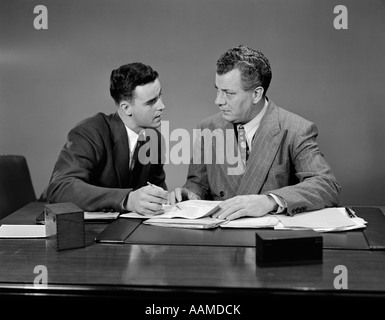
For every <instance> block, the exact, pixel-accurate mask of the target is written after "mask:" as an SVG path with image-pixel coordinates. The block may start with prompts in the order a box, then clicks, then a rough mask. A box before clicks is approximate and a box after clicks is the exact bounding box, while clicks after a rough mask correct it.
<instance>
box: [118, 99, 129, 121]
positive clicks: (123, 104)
mask: <svg viewBox="0 0 385 320" xmlns="http://www.w3.org/2000/svg"><path fill="white" fill-rule="evenodd" d="M119 108H121V109H122V111H123V112H124V114H125V115H126V116H129V117H131V115H132V107H131V103H130V102H129V101H127V100H122V101H120V102H119Z"/></svg>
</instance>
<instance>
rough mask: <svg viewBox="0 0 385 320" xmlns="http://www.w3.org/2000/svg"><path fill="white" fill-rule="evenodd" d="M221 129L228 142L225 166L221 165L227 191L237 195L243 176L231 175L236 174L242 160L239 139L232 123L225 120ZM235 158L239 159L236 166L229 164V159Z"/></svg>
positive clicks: (221, 124) (226, 144)
mask: <svg viewBox="0 0 385 320" xmlns="http://www.w3.org/2000/svg"><path fill="white" fill-rule="evenodd" d="M220 121H221V123H220V127H221V128H222V130H223V134H224V141H226V143H225V146H223V147H224V148H225V159H224V160H225V161H224V164H223V165H221V166H220V167H221V170H223V173H224V174H223V175H222V176H223V177H224V178H225V180H226V181H225V182H224V186H226V188H227V189H229V190H230V191H231V194H237V191H238V188H239V184H240V182H241V179H242V175H241V174H229V173H232V172H235V168H236V167H237V165H238V163H239V161H240V159H238V157H239V152H238V143H237V139H236V137H235V132H234V125H233V124H232V123H231V122H227V121H225V120H223V119H221V120H220ZM215 148H216V146H214V149H213V152H215V151H216V149H215ZM234 157H236V158H237V162H236V163H235V164H229V163H228V160H229V159H232V160H233V159H234Z"/></svg>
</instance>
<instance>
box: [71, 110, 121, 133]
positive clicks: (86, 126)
mask: <svg viewBox="0 0 385 320" xmlns="http://www.w3.org/2000/svg"><path fill="white" fill-rule="evenodd" d="M113 115H114V114H109V115H107V114H105V113H102V112H99V113H96V114H95V115H93V116H90V117H87V118H85V119H83V120H81V121H80V122H78V123H77V124H76V125H75V126H74V127H73V129H72V130H71V131H94V130H96V131H100V130H104V129H105V128H107V127H108V126H109V124H110V122H111V119H112V117H113Z"/></svg>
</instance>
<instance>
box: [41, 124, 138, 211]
mask: <svg viewBox="0 0 385 320" xmlns="http://www.w3.org/2000/svg"><path fill="white" fill-rule="evenodd" d="M103 145H104V144H103V139H102V137H101V135H100V133H99V131H98V130H97V129H96V128H92V127H91V128H85V127H77V128H75V129H73V130H71V131H70V133H69V134H68V139H67V142H66V144H65V145H64V147H63V149H62V150H61V152H60V154H59V157H58V160H57V162H56V164H55V167H54V171H53V174H52V177H51V181H50V183H49V185H48V188H47V200H48V202H67V201H68V202H73V203H75V204H76V205H78V206H79V207H80V208H81V209H83V210H85V211H101V210H105V209H107V210H113V211H119V212H120V211H122V207H121V203H122V201H123V199H124V198H125V196H127V194H128V193H129V192H130V191H132V189H120V188H106V187H100V186H96V185H93V184H92V180H93V174H94V172H97V171H98V170H99V169H100V167H101V166H103V165H104V163H103V161H104V159H105V156H104V154H103V153H104V152H106V151H105V149H104V148H103Z"/></svg>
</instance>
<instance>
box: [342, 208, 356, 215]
mask: <svg viewBox="0 0 385 320" xmlns="http://www.w3.org/2000/svg"><path fill="white" fill-rule="evenodd" d="M345 211H346V213H347V214H348V216H349V218H356V215H355V214H354V211H353V210H352V209H350V208H349V207H345Z"/></svg>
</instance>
